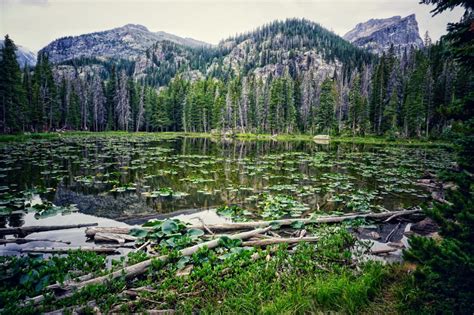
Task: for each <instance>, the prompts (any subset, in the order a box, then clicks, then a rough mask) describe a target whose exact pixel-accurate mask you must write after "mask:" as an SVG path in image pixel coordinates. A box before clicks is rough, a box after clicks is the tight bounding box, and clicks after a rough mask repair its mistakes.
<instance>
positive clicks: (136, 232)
mask: <svg viewBox="0 0 474 315" xmlns="http://www.w3.org/2000/svg"><path fill="white" fill-rule="evenodd" d="M130 234H131V235H132V236H136V237H139V238H140V239H141V240H142V242H145V241H151V242H152V243H153V244H156V245H158V246H159V247H160V248H167V249H182V248H185V247H188V246H190V245H191V244H194V243H197V241H198V240H199V238H200V237H201V236H203V235H204V232H203V231H202V230H200V229H195V228H188V227H187V225H186V224H185V223H183V222H182V221H180V220H178V219H168V220H164V221H161V220H150V221H148V222H147V223H145V224H143V228H137V229H133V230H132V231H131V232H130Z"/></svg>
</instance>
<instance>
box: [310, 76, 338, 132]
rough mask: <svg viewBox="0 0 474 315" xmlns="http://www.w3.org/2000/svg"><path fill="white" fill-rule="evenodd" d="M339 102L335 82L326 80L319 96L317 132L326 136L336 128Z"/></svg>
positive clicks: (316, 118) (316, 119)
mask: <svg viewBox="0 0 474 315" xmlns="http://www.w3.org/2000/svg"><path fill="white" fill-rule="evenodd" d="M336 101H337V90H336V85H335V82H334V81H333V80H332V79H331V78H329V77H328V78H326V79H325V80H324V81H323V83H322V85H321V94H320V96H319V107H318V108H317V111H316V117H315V122H316V130H317V132H322V133H325V134H330V133H331V131H332V130H333V127H334V108H335V106H336Z"/></svg>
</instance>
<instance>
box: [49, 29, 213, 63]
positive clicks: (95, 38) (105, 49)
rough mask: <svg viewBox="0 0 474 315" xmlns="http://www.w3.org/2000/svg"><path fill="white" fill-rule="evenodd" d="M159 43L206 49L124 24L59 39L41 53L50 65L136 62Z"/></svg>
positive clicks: (195, 42)
mask: <svg viewBox="0 0 474 315" xmlns="http://www.w3.org/2000/svg"><path fill="white" fill-rule="evenodd" d="M160 41H170V42H173V43H176V44H179V45H183V46H188V47H202V46H208V45H209V44H207V43H204V42H201V41H198V40H194V39H190V38H182V37H179V36H176V35H172V34H168V33H165V32H156V33H155V32H151V31H149V30H148V28H146V27H145V26H143V25H139V24H127V25H124V26H122V27H117V28H114V29H110V30H106V31H101V32H95V33H89V34H83V35H79V36H68V37H63V38H59V39H57V40H55V41H53V42H51V43H50V44H49V45H47V46H46V47H44V48H43V49H42V50H41V51H40V53H47V54H48V56H49V60H50V61H51V62H53V63H60V62H63V61H66V60H71V59H76V58H96V59H128V60H135V59H136V58H137V57H138V56H140V55H143V54H144V53H145V52H146V50H147V49H148V48H150V47H151V46H152V45H153V44H155V43H156V42H160Z"/></svg>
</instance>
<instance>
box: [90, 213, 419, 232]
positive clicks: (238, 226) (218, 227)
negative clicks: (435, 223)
mask: <svg viewBox="0 0 474 315" xmlns="http://www.w3.org/2000/svg"><path fill="white" fill-rule="evenodd" d="M421 212H422V211H421V209H412V210H400V211H390V212H381V213H355V214H349V215H343V216H323V217H319V218H305V219H283V220H274V221H249V222H231V223H221V224H207V225H206V227H207V228H208V229H210V230H211V231H213V232H216V231H218V232H223V231H238V230H250V229H255V228H262V227H268V226H270V225H273V224H276V225H280V226H288V225H291V224H293V223H294V222H303V223H305V224H324V223H339V222H342V221H344V220H352V219H358V218H365V219H376V220H383V219H387V218H391V219H393V218H396V217H400V216H405V215H410V214H414V213H421ZM189 228H196V229H201V230H202V229H204V230H206V229H205V227H204V226H203V225H202V224H194V225H191V226H189ZM132 229H133V228H132V227H120V228H114V227H94V228H88V229H86V235H87V236H88V237H94V235H95V234H96V233H100V232H104V233H117V234H128V233H129V232H130V231H131V230H132ZM144 229H146V228H144Z"/></svg>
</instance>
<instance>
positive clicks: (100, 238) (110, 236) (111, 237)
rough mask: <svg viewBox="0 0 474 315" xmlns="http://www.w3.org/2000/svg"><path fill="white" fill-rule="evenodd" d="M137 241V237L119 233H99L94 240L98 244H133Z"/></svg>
mask: <svg viewBox="0 0 474 315" xmlns="http://www.w3.org/2000/svg"><path fill="white" fill-rule="evenodd" d="M136 239H137V238H136V237H135V236H132V235H128V234H118V233H103V232H99V233H96V234H95V235H94V240H95V241H96V242H117V243H119V244H124V243H125V242H133V241H135V240H136Z"/></svg>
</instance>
